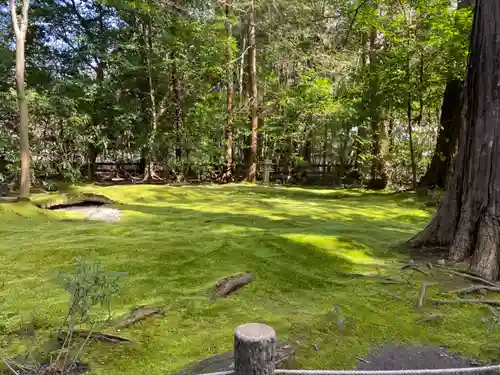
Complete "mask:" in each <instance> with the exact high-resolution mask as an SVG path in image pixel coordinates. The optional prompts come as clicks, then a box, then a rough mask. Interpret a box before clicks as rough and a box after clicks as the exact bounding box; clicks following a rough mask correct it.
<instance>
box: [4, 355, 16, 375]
mask: <svg viewBox="0 0 500 375" xmlns="http://www.w3.org/2000/svg"><path fill="white" fill-rule="evenodd" d="M0 360H1V361H2V362H3V363H5V366H7V367H8V368H9V370H10V371H12V373H13V374H15V375H19V373H18V372H17V371H16V370H14V368H13V367H12V366H11V365H9V361H8V360H7V358H4V357H0Z"/></svg>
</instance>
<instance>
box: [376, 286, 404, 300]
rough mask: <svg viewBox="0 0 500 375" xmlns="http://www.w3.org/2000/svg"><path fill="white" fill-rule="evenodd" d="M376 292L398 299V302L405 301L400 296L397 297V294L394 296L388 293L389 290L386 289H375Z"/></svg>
mask: <svg viewBox="0 0 500 375" xmlns="http://www.w3.org/2000/svg"><path fill="white" fill-rule="evenodd" d="M374 291H376V292H380V293H382V294H386V295H388V296H390V297H392V298H394V299H397V300H399V301H404V300H405V299H404V298H403V297H401V296H398V295H396V294H393V293H391V292H389V291H387V290H385V289H374Z"/></svg>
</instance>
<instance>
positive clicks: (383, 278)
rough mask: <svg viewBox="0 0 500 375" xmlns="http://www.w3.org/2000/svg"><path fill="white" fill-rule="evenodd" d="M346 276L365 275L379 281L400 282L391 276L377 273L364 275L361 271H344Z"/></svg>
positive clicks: (387, 282)
mask: <svg viewBox="0 0 500 375" xmlns="http://www.w3.org/2000/svg"><path fill="white" fill-rule="evenodd" d="M344 275H346V276H351V277H366V278H370V279H378V280H380V281H381V282H385V283H386V284H401V283H402V281H401V280H396V279H394V278H392V277H388V276H378V275H364V274H362V273H344Z"/></svg>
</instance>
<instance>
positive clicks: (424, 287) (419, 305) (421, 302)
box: [417, 282, 428, 309]
mask: <svg viewBox="0 0 500 375" xmlns="http://www.w3.org/2000/svg"><path fill="white" fill-rule="evenodd" d="M427 285H428V284H427V283H426V282H423V283H422V285H421V286H420V294H419V296H418V301H417V309H420V308H422V306H423V305H424V299H425V292H426V291H427Z"/></svg>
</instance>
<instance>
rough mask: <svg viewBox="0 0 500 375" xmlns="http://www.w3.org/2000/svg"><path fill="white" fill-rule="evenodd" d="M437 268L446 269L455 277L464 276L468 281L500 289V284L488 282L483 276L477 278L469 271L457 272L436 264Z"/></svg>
mask: <svg viewBox="0 0 500 375" xmlns="http://www.w3.org/2000/svg"><path fill="white" fill-rule="evenodd" d="M435 266H436V267H438V268H441V269H444V270H446V271H448V272H450V273H452V274H454V275H458V276H462V277H464V278H466V279H469V280H474V281H479V282H480V283H483V284H485V285H489V286H492V287H495V288H500V284H498V283H494V282H493V281H489V280H486V279H485V278H483V277H481V276H477V275H475V274H473V273H471V272H468V271H461V270H456V269H453V268H450V267H446V266H440V265H437V264H435Z"/></svg>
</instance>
